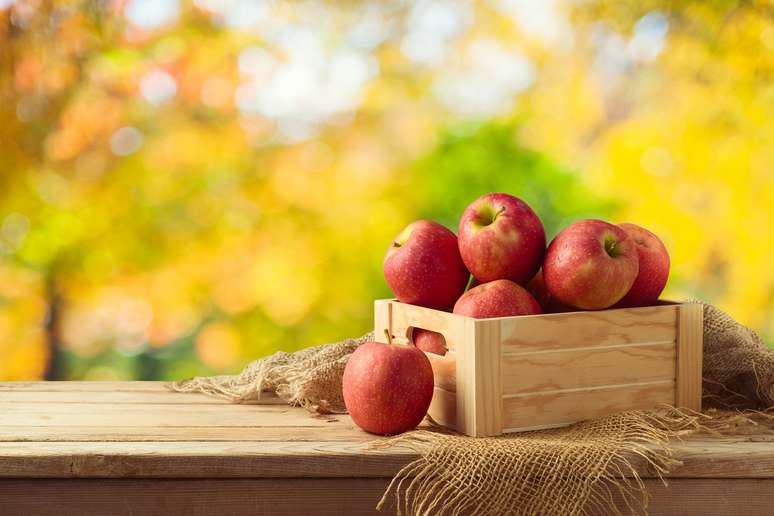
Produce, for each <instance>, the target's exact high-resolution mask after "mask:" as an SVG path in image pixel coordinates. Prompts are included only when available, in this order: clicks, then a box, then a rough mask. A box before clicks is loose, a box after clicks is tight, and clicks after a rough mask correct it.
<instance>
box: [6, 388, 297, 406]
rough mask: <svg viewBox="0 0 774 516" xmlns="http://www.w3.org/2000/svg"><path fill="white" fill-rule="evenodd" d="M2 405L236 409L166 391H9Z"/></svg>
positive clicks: (268, 401)
mask: <svg viewBox="0 0 774 516" xmlns="http://www.w3.org/2000/svg"><path fill="white" fill-rule="evenodd" d="M0 403H20V404H25V405H26V404H35V403H44V404H46V403H48V404H63V403H78V404H84V403H88V404H94V405H99V404H102V405H105V404H108V405H126V404H131V405H142V404H148V403H149V404H153V405H188V406H190V405H234V403H233V402H230V401H228V400H225V399H221V398H216V397H213V396H207V395H204V394H196V393H183V392H171V391H168V390H166V389H164V390H158V391H134V392H127V391H119V392H110V391H86V392H84V391H63V390H53V391H28V390H19V391H9V390H0ZM245 404H246V405H287V402H285V401H284V400H282V399H280V398H277V397H276V396H274V395H273V394H270V393H266V395H265V396H264V397H263V398H262V399H261V400H259V401H253V402H248V403H245Z"/></svg>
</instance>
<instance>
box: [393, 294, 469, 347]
mask: <svg viewBox="0 0 774 516" xmlns="http://www.w3.org/2000/svg"><path fill="white" fill-rule="evenodd" d="M387 303H389V305H390V306H391V308H390V310H391V313H390V320H391V323H392V334H393V335H394V336H396V337H398V338H405V337H406V336H407V332H408V329H409V328H423V329H425V330H431V331H435V332H438V333H440V334H441V335H443V336H444V338H445V339H446V347H447V348H448V349H456V348H457V347H458V346H459V344H460V342H459V341H460V339H461V338H462V337H463V335H464V325H465V319H466V318H465V317H461V316H459V315H454V314H450V313H446V312H441V311H440V310H432V309H430V308H423V307H421V306H414V305H407V304H405V303H400V302H398V301H387Z"/></svg>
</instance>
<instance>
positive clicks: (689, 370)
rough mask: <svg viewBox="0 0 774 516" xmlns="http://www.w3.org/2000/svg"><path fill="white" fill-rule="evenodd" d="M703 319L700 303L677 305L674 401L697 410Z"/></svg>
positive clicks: (699, 392) (699, 406)
mask: <svg viewBox="0 0 774 516" xmlns="http://www.w3.org/2000/svg"><path fill="white" fill-rule="evenodd" d="M703 321H704V307H703V306H702V305H700V304H685V305H681V306H680V312H679V319H678V332H679V334H678V335H679V346H678V349H677V386H676V393H675V405H677V406H678V407H684V408H688V409H691V410H696V411H699V410H701V387H702V386H701V383H702V382H701V378H702V375H701V370H702V346H703V342H704V334H703Z"/></svg>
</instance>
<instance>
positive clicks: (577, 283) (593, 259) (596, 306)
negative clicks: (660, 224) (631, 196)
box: [543, 219, 639, 310]
mask: <svg viewBox="0 0 774 516" xmlns="http://www.w3.org/2000/svg"><path fill="white" fill-rule="evenodd" d="M638 270H639V258H638V257H637V249H636V246H635V244H634V239H632V238H631V237H630V236H629V235H628V233H627V232H626V231H624V230H623V229H622V228H619V227H618V226H614V225H613V224H609V223H607V222H605V221H602V220H595V219H589V220H581V221H579V222H575V223H574V224H570V225H569V226H567V227H566V228H564V229H563V230H562V231H561V232H560V233H559V234H558V235H556V238H554V240H553V241H552V242H551V245H549V246H548V250H547V251H546V257H545V260H544V262H543V280H544V281H545V284H546V288H547V289H548V292H549V293H550V294H551V296H552V297H553V298H554V299H556V300H557V301H558V302H560V303H562V304H565V305H570V306H574V307H577V308H583V309H586V310H601V309H603V308H608V307H610V306H612V305H614V304H615V303H617V302H618V301H620V300H621V298H623V297H624V295H626V293H627V292H628V291H629V289H630V288H631V286H632V284H634V280H635V278H637V272H638Z"/></svg>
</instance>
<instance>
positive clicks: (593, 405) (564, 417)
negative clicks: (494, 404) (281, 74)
mask: <svg viewBox="0 0 774 516" xmlns="http://www.w3.org/2000/svg"><path fill="white" fill-rule="evenodd" d="M674 399H675V384H674V382H673V381H672V382H659V383H653V384H641V385H626V386H614V387H610V388H599V389H591V390H586V389H584V390H576V391H565V392H557V393H550V394H549V393H543V394H530V395H524V396H521V395H517V396H512V397H505V398H504V399H503V426H504V428H505V429H506V431H517V430H519V429H527V428H534V427H541V426H561V425H567V424H571V423H575V422H577V421H582V420H585V419H592V418H596V417H600V416H605V415H608V414H613V413H615V412H620V411H624V410H639V409H648V408H653V407H655V406H657V405H660V404H670V405H671V404H673V403H674Z"/></svg>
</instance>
